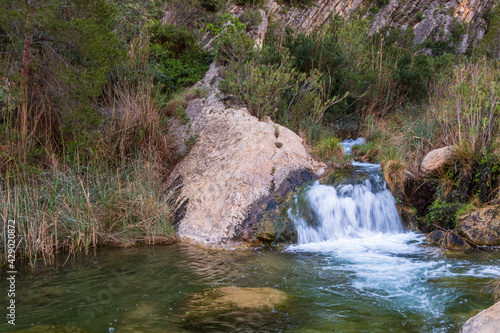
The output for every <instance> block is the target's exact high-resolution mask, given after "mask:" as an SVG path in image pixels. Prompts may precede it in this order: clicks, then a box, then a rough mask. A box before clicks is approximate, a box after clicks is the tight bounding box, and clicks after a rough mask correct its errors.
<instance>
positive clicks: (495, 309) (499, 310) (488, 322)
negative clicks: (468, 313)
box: [460, 302, 500, 333]
mask: <svg viewBox="0 0 500 333" xmlns="http://www.w3.org/2000/svg"><path fill="white" fill-rule="evenodd" d="M460 333H500V302H498V303H496V304H495V305H493V306H491V307H489V308H488V309H486V310H483V311H481V312H479V313H478V314H477V315H475V316H474V317H472V318H471V319H469V320H467V321H466V322H465V324H464V326H463V327H462V329H461V330H460Z"/></svg>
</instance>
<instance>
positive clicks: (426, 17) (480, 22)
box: [269, 0, 498, 52]
mask: <svg viewBox="0 0 500 333" xmlns="http://www.w3.org/2000/svg"><path fill="white" fill-rule="evenodd" d="M497 4H498V1H497V0H461V1H459V0H451V1H446V0H390V1H389V3H388V4H387V5H386V6H383V7H382V8H377V9H376V10H378V12H376V14H374V22H373V25H372V27H371V33H372V34H373V33H376V32H379V31H382V30H383V29H385V28H388V29H394V28H402V29H407V28H409V27H411V28H413V29H414V32H415V43H416V44H418V43H421V42H423V41H425V40H426V39H428V38H432V39H436V40H448V39H449V37H450V34H451V31H452V30H453V29H456V28H457V27H458V24H459V23H463V24H466V26H465V27H466V30H465V33H464V34H463V36H462V37H461V40H460V41H458V44H459V45H457V49H458V52H464V51H465V50H466V48H467V47H468V46H475V45H476V44H477V42H478V41H479V40H480V39H482V38H483V36H484V34H485V31H486V29H487V26H486V21H485V20H484V18H483V17H482V14H483V13H484V12H485V11H487V10H489V9H490V8H492V7H494V6H496V5H497ZM372 7H373V8H375V7H376V1H369V0H317V1H314V2H313V4H312V5H311V6H310V7H308V8H306V9H298V8H295V7H292V8H289V9H288V8H284V7H282V6H280V5H279V4H277V3H276V2H274V1H271V2H270V4H269V8H270V15H275V16H276V17H277V19H278V20H280V21H281V22H283V26H291V27H293V28H295V31H296V32H311V31H313V30H314V29H315V28H317V27H321V26H322V25H324V24H327V23H328V19H329V17H330V15H335V14H338V15H341V16H344V17H348V16H351V15H353V14H354V15H359V16H360V17H367V16H368V15H373V14H372V11H370V10H369V9H370V8H372ZM376 10H374V11H376Z"/></svg>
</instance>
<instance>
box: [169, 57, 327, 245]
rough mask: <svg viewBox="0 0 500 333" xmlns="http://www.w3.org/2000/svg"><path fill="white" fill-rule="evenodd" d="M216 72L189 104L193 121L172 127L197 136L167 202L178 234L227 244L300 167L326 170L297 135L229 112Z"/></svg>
mask: <svg viewBox="0 0 500 333" xmlns="http://www.w3.org/2000/svg"><path fill="white" fill-rule="evenodd" d="M218 70H219V68H218V67H217V66H216V65H214V64H213V65H212V66H211V67H210V69H209V71H208V73H207V75H206V76H205V78H204V80H203V81H201V82H200V83H199V84H198V86H199V87H200V88H202V89H205V90H206V91H207V98H206V99H195V100H193V101H192V102H191V103H190V104H189V106H188V107H187V110H186V112H187V114H188V116H189V118H190V124H189V125H180V124H173V125H172V131H173V132H174V133H176V136H177V137H178V139H179V141H180V142H183V141H184V140H185V139H186V137H187V134H186V133H188V132H189V135H190V136H193V135H196V136H197V137H198V139H197V141H196V143H195V144H194V145H193V147H192V148H191V150H190V151H189V153H188V154H187V155H186V156H185V157H184V159H183V160H182V161H181V162H180V163H179V164H177V165H176V167H175V168H174V170H173V171H172V172H171V174H170V176H169V178H168V180H167V189H168V190H167V201H168V202H169V204H171V205H173V206H174V207H175V221H174V223H175V224H176V225H177V228H178V235H179V236H180V237H185V238H189V239H192V240H194V241H196V242H200V243H208V244H217V245H222V244H223V243H227V242H230V241H234V240H237V239H238V237H239V236H241V233H242V230H243V226H242V224H243V222H244V221H245V220H246V219H247V217H248V216H249V213H250V211H251V210H252V209H253V208H254V206H255V205H256V204H257V203H259V202H260V201H261V200H262V199H263V198H266V197H269V196H272V193H273V191H274V190H275V189H278V188H280V186H281V185H282V184H283V183H284V182H285V180H286V179H287V177H288V176H289V175H291V174H292V173H294V172H297V171H300V170H308V171H309V172H311V173H316V172H318V174H319V173H322V172H323V171H324V169H325V168H326V166H325V165H324V164H323V163H319V162H316V161H314V160H313V159H312V157H311V156H310V155H309V154H308V152H307V151H306V148H305V146H304V144H303V142H302V139H301V138H300V137H299V136H298V135H296V134H295V133H294V132H292V131H291V130H289V129H287V128H285V127H283V126H280V125H277V124H273V123H272V121H270V120H268V121H267V122H263V121H259V120H258V119H257V118H255V117H254V116H252V115H250V114H249V113H248V111H247V110H246V109H245V108H231V107H226V105H225V104H224V103H223V100H222V97H220V96H219V92H218V90H217V89H216V88H213V87H217V82H218ZM276 128H277V130H278V132H279V137H278V138H276V136H275V132H276ZM276 141H279V142H281V143H282V147H281V148H278V147H277V146H276V144H275V143H276ZM180 146H182V145H180ZM179 148H182V147H179Z"/></svg>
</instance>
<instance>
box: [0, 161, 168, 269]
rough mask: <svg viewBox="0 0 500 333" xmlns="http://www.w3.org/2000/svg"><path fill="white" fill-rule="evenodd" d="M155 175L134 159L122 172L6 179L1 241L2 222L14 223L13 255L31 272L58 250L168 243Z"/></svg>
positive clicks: (0, 197)
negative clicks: (15, 252) (159, 239)
mask: <svg viewBox="0 0 500 333" xmlns="http://www.w3.org/2000/svg"><path fill="white" fill-rule="evenodd" d="M160 170H161V166H160V165H159V164H158V163H155V162H153V161H151V160H141V159H140V158H138V159H136V160H135V161H134V162H133V163H130V164H129V165H128V166H127V167H126V168H122V169H116V168H113V169H103V168H98V167H97V166H95V167H94V168H93V169H86V168H81V169H77V168H73V169H68V170H66V171H62V170H59V169H52V170H49V171H47V172H46V173H44V174H43V175H41V176H39V177H38V178H37V179H36V180H35V181H34V180H30V179H27V178H26V177H23V176H22V175H16V174H8V175H7V177H6V181H4V182H2V183H1V185H0V201H1V202H2V205H1V207H0V219H1V223H2V229H1V230H2V234H1V235H2V238H3V239H4V240H5V235H6V230H7V221H8V220H9V219H10V220H15V221H16V226H17V241H18V245H17V252H18V256H20V257H22V258H24V259H25V260H26V261H27V262H28V263H29V264H30V265H31V266H32V267H33V266H35V264H36V263H37V261H39V260H43V261H46V262H47V261H49V262H50V260H51V258H52V257H53V256H54V254H55V253H57V252H58V251H60V250H64V251H68V252H69V253H77V252H85V253H88V252H89V251H90V249H91V248H95V247H96V246H97V245H102V244H104V245H105V244H107V243H109V242H110V240H114V243H115V244H116V243H117V240H120V241H121V242H122V243H130V242H132V243H136V242H146V243H153V242H156V241H157V239H158V238H159V237H160V238H161V237H163V239H165V238H166V239H169V240H173V230H172V228H171V223H170V222H171V216H172V215H171V211H170V209H169V208H168V207H167V205H166V204H165V203H164V200H163V198H162V195H161V189H160V185H161V174H160ZM3 244H6V243H5V242H3ZM5 250H6V249H5V248H4V249H3V251H2V252H1V253H0V257H1V258H2V262H5V257H6V251H5Z"/></svg>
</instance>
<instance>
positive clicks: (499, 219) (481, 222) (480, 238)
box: [457, 205, 500, 246]
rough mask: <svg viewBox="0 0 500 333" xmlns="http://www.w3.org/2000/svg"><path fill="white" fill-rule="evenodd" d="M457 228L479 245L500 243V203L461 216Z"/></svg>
mask: <svg viewBox="0 0 500 333" xmlns="http://www.w3.org/2000/svg"><path fill="white" fill-rule="evenodd" d="M457 229H458V230H459V232H460V233H462V234H463V235H464V236H465V237H467V238H468V239H470V240H471V241H473V242H474V243H476V244H477V245H486V246H495V245H500V205H495V206H490V207H485V208H479V209H476V210H473V211H472V212H470V213H468V214H466V215H463V216H461V217H460V218H459V219H458V227H457Z"/></svg>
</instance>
